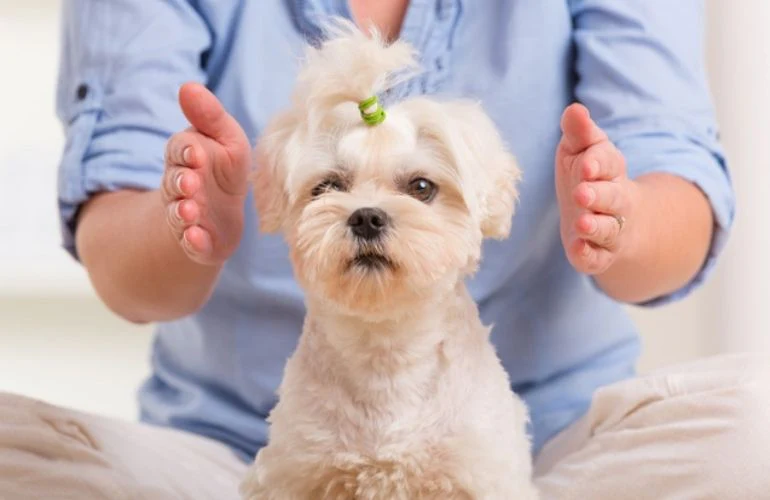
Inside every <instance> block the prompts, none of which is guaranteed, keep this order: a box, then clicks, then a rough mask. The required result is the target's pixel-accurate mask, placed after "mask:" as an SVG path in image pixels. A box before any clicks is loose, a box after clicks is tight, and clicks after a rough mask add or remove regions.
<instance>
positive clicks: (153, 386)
mask: <svg viewBox="0 0 770 500" xmlns="http://www.w3.org/2000/svg"><path fill="white" fill-rule="evenodd" d="M347 4H348V2H346V1H345V0H284V1H264V0H263V1H256V0H231V1H223V0H197V1H186V0H167V1H164V2H152V1H132V0H113V1H109V2H107V1H100V2H95V1H91V0H70V1H67V2H65V3H64V7H63V17H64V36H63V50H62V62H61V76H60V78H59V92H58V99H57V101H58V110H59V116H60V118H61V121H62V124H63V125H64V127H65V131H66V135H67V143H66V147H65V150H64V152H63V155H62V161H61V165H60V169H59V193H58V198H59V206H60V210H61V219H62V230H63V241H64V245H65V247H66V248H68V249H69V250H70V251H72V252H73V253H74V251H75V248H74V238H73V236H74V230H75V227H74V220H75V214H76V213H77V210H78V208H79V207H80V206H81V204H82V203H83V202H85V201H86V200H87V199H89V197H90V196H91V195H92V194H93V193H95V192H99V191H114V190H119V189H156V188H158V186H159V183H160V178H161V175H162V172H163V150H164V145H165V143H166V140H167V139H168V137H169V136H170V135H171V134H173V133H174V132H177V131H179V130H182V129H184V128H185V127H186V126H187V124H186V123H185V120H184V117H183V116H182V113H181V111H180V110H179V106H178V103H177V91H178V88H179V86H180V84H181V83H183V82H185V81H188V80H195V81H199V82H203V83H205V84H206V85H207V86H208V87H210V88H211V89H212V90H213V91H214V93H215V94H216V95H217V96H218V97H219V99H220V100H221V101H222V102H223V104H224V106H225V107H226V108H227V109H228V110H229V111H230V112H231V113H232V114H233V115H234V116H235V117H236V119H237V120H238V122H239V123H240V124H241V125H242V126H243V127H244V129H245V130H246V133H247V135H248V136H249V137H251V138H256V137H258V136H259V134H260V133H261V131H262V130H263V129H264V126H265V124H266V123H267V121H268V120H269V119H270V118H271V117H272V116H273V115H274V113H275V112H276V111H278V110H280V109H282V108H283V107H285V106H286V105H287V104H288V102H289V93H290V91H291V89H292V87H293V83H294V80H295V76H296V71H297V67H298V65H297V61H298V58H299V56H301V54H302V50H303V45H304V43H305V41H306V40H308V39H314V38H316V37H317V36H318V35H319V24H320V23H321V22H322V21H323V20H324V19H327V18H328V17H329V16H331V15H341V16H344V17H350V12H349V10H348V8H347ZM703 17H704V9H703V5H702V2H700V1H698V0H677V1H675V2H671V1H669V0H627V1H618V0H530V1H518V0H495V1H491V0H490V1H484V2H482V1H469V0H465V1H460V0H412V1H410V2H409V8H408V11H407V13H406V18H405V19H404V24H403V29H402V32H401V38H402V39H404V40H405V41H407V42H409V43H411V44H412V45H414V47H415V48H416V49H417V50H418V51H419V52H420V63H421V65H422V67H423V69H424V72H423V73H421V74H420V76H419V77H418V78H416V79H415V80H413V81H410V82H408V83H407V84H405V85H402V86H400V87H398V88H396V89H394V90H393V91H392V92H391V93H389V94H388V95H387V96H383V103H384V105H385V106H386V107H387V105H388V102H391V101H392V100H394V99H400V98H403V97H406V96H413V95H420V94H429V95H434V96H436V97H437V98H442V97H451V98H454V97H464V98H469V99H473V100H477V101H480V102H481V104H482V105H483V106H484V108H485V110H486V111H487V112H488V113H489V114H490V116H491V117H492V119H493V120H494V121H495V123H496V125H497V126H498V128H499V129H500V131H501V134H502V136H503V138H504V139H505V141H506V142H507V143H508V144H509V145H510V147H511V149H512V151H513V152H514V153H515V155H516V156H517V158H518V159H519V163H520V165H521V167H522V170H523V182H522V184H521V196H520V202H519V204H518V212H517V214H516V215H515V217H514V221H513V231H512V233H511V237H510V238H509V239H507V240H505V241H501V242H500V241H490V242H489V243H488V244H487V245H485V247H484V254H483V260H482V263H481V267H480V269H479V271H478V273H477V274H476V276H475V277H474V278H473V279H472V280H470V281H469V283H468V285H469V289H470V291H471V294H472V296H473V298H474V300H475V301H476V302H477V303H478V305H479V309H480V312H481V316H482V319H483V320H484V322H485V323H487V324H494V325H495V328H494V330H493V332H492V341H493V342H494V344H495V347H496V348H497V351H498V353H499V355H500V357H501V359H502V361H503V364H504V366H505V368H506V370H507V372H508V373H509V375H510V377H511V382H512V384H513V388H514V390H516V391H517V392H518V393H519V394H520V395H521V396H522V397H523V398H524V399H525V400H526V402H527V403H528V404H529V406H530V408H531V413H532V431H533V433H534V437H535V440H534V441H535V446H534V448H535V449H536V450H537V449H539V448H540V447H541V446H542V445H543V444H544V443H545V442H547V441H548V439H549V438H551V437H552V436H553V435H555V434H556V433H558V432H559V431H560V430H562V429H563V428H565V427H566V426H568V425H569V424H570V423H572V422H574V421H575V420H577V419H578V418H580V416H581V415H583V414H584V413H585V411H586V409H587V408H588V406H589V404H590V401H591V398H592V396H593V393H594V391H595V390H596V389H597V388H599V387H602V386H604V385H607V384H610V383H613V382H617V381H619V380H623V379H627V378H629V377H632V376H633V375H634V366H635V363H636V360H637V358H638V354H639V339H638V336H637V329H636V327H635V326H634V325H633V323H632V321H631V320H630V319H629V317H628V316H627V313H626V310H625V309H624V308H623V306H622V305H621V304H618V303H616V302H615V301H613V300H611V299H610V298H608V297H607V296H606V295H604V294H603V293H602V292H601V291H600V290H599V289H598V288H597V287H596V286H594V283H593V282H592V281H591V279H590V278H588V277H587V276H584V275H581V274H579V273H577V272H576V271H575V269H574V268H573V267H572V266H570V264H569V262H568V261H567V259H566V258H565V255H564V249H563V247H562V243H561V239H560V235H559V210H558V206H557V202H556V199H555V190H554V153H555V149H556V145H557V143H558V141H559V138H560V130H559V120H560V116H561V114H562V112H563V110H564V108H565V106H567V104H569V103H570V102H572V101H574V100H579V101H582V102H583V103H584V104H585V105H586V106H587V107H588V108H589V109H590V111H591V113H592V115H593V117H594V118H595V119H596V121H597V123H598V124H599V125H600V126H601V127H602V128H603V129H605V130H606V131H607V134H608V135H609V137H610V138H611V139H612V140H613V141H614V142H615V143H616V145H617V146H618V148H619V149H620V150H621V151H622V152H623V153H624V155H625V156H626V158H627V160H628V167H629V173H630V175H631V176H633V177H636V176H639V175H643V174H645V173H649V172H668V173H672V174H675V175H678V176H681V177H683V178H685V179H688V180H690V181H692V182H693V183H695V184H696V185H698V186H699V187H700V188H701V189H702V190H703V192H704V193H705V194H706V195H707V196H708V198H709V200H710V202H711V205H712V209H713V212H714V215H715V220H716V227H715V238H714V243H713V245H712V247H711V252H710V254H709V259H708V262H707V263H706V265H705V266H704V267H703V269H702V272H701V273H699V274H698V275H697V276H696V277H694V279H693V280H692V281H691V282H690V283H687V284H686V285H685V286H683V287H682V288H681V289H680V290H677V291H675V293H673V294H671V295H667V296H665V297H658V298H657V299H656V300H654V301H652V302H651V303H652V304H661V303H664V302H667V301H670V300H673V299H676V298H681V297H684V296H685V295H687V294H688V293H689V292H690V291H691V290H693V289H694V288H696V287H697V286H699V285H700V284H701V283H702V282H703V280H704V279H705V278H706V276H708V275H709V273H710V271H711V269H713V264H714V262H715V259H716V257H717V255H718V253H719V251H720V250H721V248H722V246H723V244H724V242H725V239H726V236H727V234H728V230H729V228H730V227H731V224H732V220H733V208H734V199H733V198H734V197H733V192H732V189H731V185H730V178H729V175H728V170H727V166H726V163H725V159H724V154H723V150H722V146H721V144H720V142H719V140H718V131H717V125H716V121H715V118H714V112H713V109H712V105H711V100H710V96H709V93H708V85H707V81H706V77H705V71H704V66H705V65H704V61H703V51H702V37H701V31H702V24H703ZM252 207H253V200H251V199H249V200H247V202H246V204H245V206H244V211H245V214H246V218H245V227H246V230H245V234H244V236H243V239H242V241H241V244H240V247H239V248H238V250H237V252H236V253H235V254H234V255H233V256H232V258H231V259H230V260H229V261H228V262H227V264H226V266H225V268H224V270H223V272H222V274H221V276H220V278H219V280H218V283H217V287H216V290H215V291H214V293H213V295H212V297H211V300H210V301H209V302H208V303H207V304H206V306H205V307H204V308H202V309H201V310H200V311H199V312H197V313H196V314H194V315H191V316H189V317H185V318H182V319H179V320H178V321H173V322H168V323H162V324H160V325H159V326H158V331H157V336H156V341H155V344H154V348H153V357H152V376H151V377H150V378H149V379H148V380H147V381H146V383H145V384H144V385H143V386H142V388H141V390H140V398H139V399H140V406H141V413H142V414H141V417H142V419H143V420H144V421H146V422H150V423H153V424H158V425H164V426H170V427H175V428H180V429H184V430H188V431H191V432H194V433H198V434H201V435H205V436H208V437H212V438H214V439H217V440H220V441H222V442H224V443H227V444H228V445H230V446H231V447H232V448H233V449H234V450H237V451H238V452H239V453H241V454H242V455H243V456H244V457H253V456H254V454H255V453H256V451H257V449H259V448H260V447H261V446H262V445H263V444H264V443H265V439H266V432H267V426H266V423H265V417H266V415H267V414H268V412H269V411H270V410H271V408H272V407H273V405H274V404H275V402H276V397H275V390H276V388H277V386H278V384H279V382H280V380H281V376H282V373H283V366H284V363H285V361H286V359H287V357H288V356H289V355H290V354H291V352H292V351H293V349H294V347H295V346H296V343H297V339H298V337H299V334H300V331H301V324H302V320H303V317H304V312H305V309H304V302H303V293H302V291H301V290H300V288H299V287H298V286H297V283H296V282H295V280H294V278H293V274H292V271H291V266H290V263H289V259H288V250H287V248H286V245H285V243H284V242H283V240H282V239H281V237H279V236H267V235H263V234H259V233H258V232H257V220H256V214H255V212H254V210H253V208H252ZM104 335H106V336H109V335H110V332H109V331H105V332H104Z"/></svg>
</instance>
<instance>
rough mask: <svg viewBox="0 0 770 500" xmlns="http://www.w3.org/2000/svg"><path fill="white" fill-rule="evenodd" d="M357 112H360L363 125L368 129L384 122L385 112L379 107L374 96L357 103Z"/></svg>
mask: <svg viewBox="0 0 770 500" xmlns="http://www.w3.org/2000/svg"><path fill="white" fill-rule="evenodd" d="M358 110H359V111H360V112H361V118H363V120H364V123H366V124H367V125H369V126H370V127H373V126H375V125H379V124H380V123H382V122H383V121H385V110H384V109H383V107H382V106H380V102H379V101H378V100H377V96H376V95H373V96H372V97H370V98H368V99H364V100H363V101H361V102H360V103H358Z"/></svg>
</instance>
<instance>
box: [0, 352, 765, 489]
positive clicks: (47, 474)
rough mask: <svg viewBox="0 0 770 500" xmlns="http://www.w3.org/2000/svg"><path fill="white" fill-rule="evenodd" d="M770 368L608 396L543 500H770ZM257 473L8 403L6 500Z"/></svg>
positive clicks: (205, 444)
mask: <svg viewBox="0 0 770 500" xmlns="http://www.w3.org/2000/svg"><path fill="white" fill-rule="evenodd" d="M768 365H770V362H768V360H766V359H764V358H760V357H757V356H749V355H742V356H723V357H717V358H712V359H707V360H703V361H699V362H696V363H692V364H689V365H686V366H681V367H677V368H674V369H669V370H666V371H661V372H657V373H653V374H650V375H647V376H644V377H640V378H638V379H635V380H631V381H627V382H622V383H618V384H615V385H612V386H609V387H606V388H604V389H601V390H600V391H598V392H597V393H596V395H595V398H594V402H593V405H592V407H591V409H590V411H589V412H588V414H587V415H586V416H585V417H584V418H583V419H582V420H580V421H579V422H577V423H576V424H575V425H573V426H571V427H570V428H569V429H567V430H565V431H564V432H563V433H561V434H560V435H559V436H557V437H556V438H555V439H554V440H552V441H551V442H550V443H549V444H548V445H546V447H545V449H544V450H543V452H542V453H541V454H540V456H539V457H538V458H537V460H536V464H535V466H536V467H535V469H536V476H537V483H538V486H539V488H540V490H541V492H542V498H543V499H544V500H550V499H554V500H557V499H558V500H621V499H629V500H648V499H649V500H707V499H714V500H770V383H769V382H768V381H769V380H770V377H768V373H770V372H769V371H768V368H767V367H768ZM246 467H247V466H246V465H245V464H243V463H242V462H240V461H239V460H238V459H237V458H236V457H235V456H234V455H233V454H232V453H231V452H230V451H229V450H228V449H227V448H226V447H224V446H223V445H221V444H219V443H216V442H214V441H210V440H207V439H204V438H201V437H198V436H193V435H188V434H184V433H181V432H176V431H172V430H167V429H158V428H153V427H149V426H145V425H140V424H135V423H129V422H121V421H116V420H110V419H105V418H101V417H97V416H93V415H86V414H82V413H79V412H75V411H71V410H66V409H62V408H58V407H53V406H50V405H47V404H45V403H41V402H38V401H33V400H30V399H27V398H23V397H20V396H13V395H0V499H2V500H22V499H24V500H27V499H30V500H32V499H35V500H38V499H46V500H58V499H73V500H74V499H77V500H91V499H110V500H123V499H131V500H133V499H152V500H154V499H162V500H165V499H194V500H198V499H200V500H204V499H205V500H209V499H211V500H214V499H216V500H230V499H237V498H238V492H237V488H238V484H239V481H240V478H241V476H242V474H243V473H244V472H245V470H246ZM500 500H515V499H500Z"/></svg>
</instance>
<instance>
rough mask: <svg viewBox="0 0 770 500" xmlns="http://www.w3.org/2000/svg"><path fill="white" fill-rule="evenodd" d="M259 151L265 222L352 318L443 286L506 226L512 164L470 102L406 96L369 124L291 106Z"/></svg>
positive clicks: (319, 293)
mask: <svg viewBox="0 0 770 500" xmlns="http://www.w3.org/2000/svg"><path fill="white" fill-rule="evenodd" d="M318 131H324V132H318ZM257 152H258V155H257V162H258V165H257V170H256V173H255V197H256V201H257V208H258V211H259V214H260V222H261V226H262V229H263V230H265V231H276V230H281V231H283V233H284V235H285V237H286V240H287V241H288V243H289V246H290V249H291V259H292V263H293V266H294V270H295V274H296V277H297V279H298V281H299V282H300V284H301V285H302V286H303V288H304V289H305V290H306V291H307V292H308V293H309V294H311V295H313V296H314V297H315V298H317V299H321V300H324V301H326V302H327V303H328V304H329V305H330V306H335V307H338V308H340V309H342V310H343V311H345V312H347V313H350V314H356V315H359V316H370V317H383V316H389V315H391V314H397V313H398V312H399V311H403V310H405V308H408V307H410V306H414V304H415V303H416V301H423V300H427V299H430V298H431V297H432V296H434V295H435V294H436V293H440V292H442V291H446V290H447V289H448V288H451V287H453V286H454V285H455V284H456V283H457V281H458V280H459V279H462V278H463V277H464V276H466V275H467V274H468V273H471V272H473V271H474V270H475V268H476V266H477V263H478V261H479V257H480V255H479V254H480V249H481V241H482V239H483V237H485V236H487V237H495V238H503V237H505V236H507V234H508V231H509V229H510V223H511V218H512V215H513V206H514V202H515V197H516V191H515V182H516V180H517V178H518V169H517V167H516V164H515V161H514V160H513V158H512V157H511V156H510V155H509V154H508V153H507V152H506V151H505V149H504V148H503V145H502V143H501V141H500V138H499V136H498V134H497V133H496V131H495V129H494V127H493V126H492V124H491V122H490V121H489V120H488V119H487V118H486V116H485V115H484V114H483V113H482V112H481V110H480V108H478V107H477V106H475V105H470V104H464V103H463V104H438V103H435V102H432V101H429V100H426V99H416V100H412V101H406V102H404V103H401V104H399V105H397V106H394V107H393V109H391V110H389V114H388V117H387V119H386V120H385V122H383V123H382V124H380V125H377V126H374V127H369V126H367V125H365V124H363V123H362V122H361V121H360V119H356V117H355V116H354V115H351V112H350V111H349V110H347V109H344V108H343V107H340V109H337V110H336V111H335V112H332V113H329V115H328V116H325V117H324V118H323V119H322V120H321V121H320V122H319V123H317V124H315V125H314V126H309V124H308V123H307V122H305V121H304V120H303V118H302V115H301V114H300V113H297V112H289V113H287V114H285V115H283V116H281V117H279V118H278V119H277V120H276V121H275V122H274V124H273V126H272V127H271V129H270V130H269V131H268V132H267V133H266V135H265V136H264V137H263V139H262V140H261V141H260V144H259V146H258V149H257Z"/></svg>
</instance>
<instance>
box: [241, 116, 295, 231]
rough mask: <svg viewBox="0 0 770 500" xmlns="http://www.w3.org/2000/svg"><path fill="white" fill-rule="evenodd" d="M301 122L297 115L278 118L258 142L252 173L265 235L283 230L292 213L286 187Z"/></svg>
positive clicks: (258, 212)
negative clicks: (290, 159)
mask: <svg viewBox="0 0 770 500" xmlns="http://www.w3.org/2000/svg"><path fill="white" fill-rule="evenodd" d="M296 126H297V121H296V119H295V117H294V115H293V113H286V114H284V115H281V116H279V117H278V118H276V119H275V120H274V121H273V123H271V124H270V126H269V127H268V128H267V130H266V131H265V133H264V134H263V135H262V137H261V138H260V139H259V141H258V142H257V147H256V150H255V155H254V161H255V163H256V165H255V168H254V171H253V174H252V179H251V180H252V185H253V186H254V201H255V204H256V206H257V215H258V216H259V228H260V230H261V231H263V232H265V233H274V232H277V231H280V230H281V229H282V227H283V224H284V222H285V220H286V216H287V215H288V210H289V196H288V190H287V186H286V177H287V173H288V162H289V158H290V155H291V141H292V139H293V137H294V133H295V131H296Z"/></svg>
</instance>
